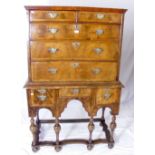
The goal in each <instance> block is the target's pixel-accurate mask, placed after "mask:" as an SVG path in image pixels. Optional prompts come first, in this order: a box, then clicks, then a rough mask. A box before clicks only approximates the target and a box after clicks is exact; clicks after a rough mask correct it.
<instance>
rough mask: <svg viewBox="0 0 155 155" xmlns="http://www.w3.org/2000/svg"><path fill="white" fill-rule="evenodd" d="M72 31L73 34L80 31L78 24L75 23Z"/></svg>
mask: <svg viewBox="0 0 155 155" xmlns="http://www.w3.org/2000/svg"><path fill="white" fill-rule="evenodd" d="M74 33H75V34H79V33H80V29H79V26H78V25H77V24H76V25H75V28H74Z"/></svg>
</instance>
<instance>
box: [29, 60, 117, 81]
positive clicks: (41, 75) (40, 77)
mask: <svg viewBox="0 0 155 155" xmlns="http://www.w3.org/2000/svg"><path fill="white" fill-rule="evenodd" d="M31 74H32V81H114V80H116V76H117V63H115V62H80V61H72V62H71V61H59V62H58V61H57V62H32V64H31Z"/></svg>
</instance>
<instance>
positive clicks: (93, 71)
mask: <svg viewBox="0 0 155 155" xmlns="http://www.w3.org/2000/svg"><path fill="white" fill-rule="evenodd" d="M100 72H101V69H100V68H93V69H92V73H93V74H95V75H97V74H99V73H100Z"/></svg>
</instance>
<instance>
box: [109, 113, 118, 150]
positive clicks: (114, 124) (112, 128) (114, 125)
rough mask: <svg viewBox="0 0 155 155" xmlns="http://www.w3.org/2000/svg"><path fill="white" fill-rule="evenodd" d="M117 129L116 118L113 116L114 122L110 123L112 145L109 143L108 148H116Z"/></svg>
mask: <svg viewBox="0 0 155 155" xmlns="http://www.w3.org/2000/svg"><path fill="white" fill-rule="evenodd" d="M115 128H116V116H115V115H112V121H111V123H110V143H108V147H109V148H110V149H111V148H113V146H114V130H115Z"/></svg>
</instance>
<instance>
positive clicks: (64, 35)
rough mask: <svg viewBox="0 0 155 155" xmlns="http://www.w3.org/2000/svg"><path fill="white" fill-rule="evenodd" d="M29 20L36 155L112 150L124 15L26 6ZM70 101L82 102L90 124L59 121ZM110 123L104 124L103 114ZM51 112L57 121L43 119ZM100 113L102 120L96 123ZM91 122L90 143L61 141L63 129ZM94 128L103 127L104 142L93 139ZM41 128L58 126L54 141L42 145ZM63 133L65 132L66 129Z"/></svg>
mask: <svg viewBox="0 0 155 155" xmlns="http://www.w3.org/2000/svg"><path fill="white" fill-rule="evenodd" d="M25 8H26V10H27V12H28V17H29V45H28V46H29V47H28V82H27V83H26V85H25V88H26V90H27V101H28V111H29V116H30V117H31V125H30V130H31V132H32V135H33V141H32V150H33V151H37V150H38V149H39V147H40V146H44V145H51V146H54V147H55V150H56V151H60V150H61V147H62V145H65V144H69V143H83V144H86V145H87V148H88V149H89V150H91V149H92V148H93V145H94V144H98V143H107V144H108V147H109V148H112V147H113V145H114V138H113V134H114V129H115V127H116V115H118V113H119V104H120V95H121V88H122V84H121V83H120V82H119V70H120V57H121V44H122V32H123V21H124V14H125V12H126V10H125V9H112V8H94V7H60V6H59V7H57V6H25ZM72 99H78V100H80V101H81V102H82V105H83V107H84V109H85V111H86V112H87V113H88V116H89V118H88V119H60V116H61V113H62V112H63V111H64V109H65V107H66V106H67V103H68V102H69V101H70V100H72ZM107 107H108V108H110V109H111V115H112V120H111V123H110V125H109V129H108V126H107V125H106V124H105V119H104V110H105V108H107ZM41 108H47V109H49V110H50V111H51V112H52V114H53V116H54V118H55V119H54V120H52V119H50V120H41V119H39V114H38V113H39V110H40V109H41ZM100 108H101V109H102V116H101V117H100V118H94V116H96V114H97V111H98V110H99V109H100ZM77 122H81V123H82V122H88V131H89V137H88V140H87V139H65V140H61V138H59V133H60V132H61V123H77ZM94 122H99V123H100V125H101V127H102V128H103V131H104V132H105V139H93V138H92V133H93V130H94V127H95V126H94ZM42 123H55V124H54V131H55V133H56V141H52V140H51V141H40V140H39V134H40V126H41V124H42ZM62 130H63V129H62Z"/></svg>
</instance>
